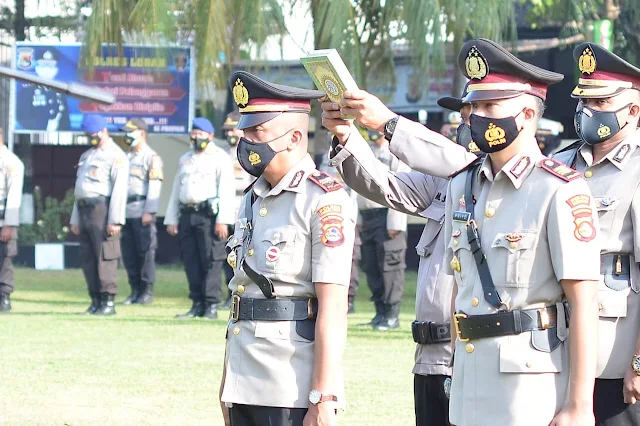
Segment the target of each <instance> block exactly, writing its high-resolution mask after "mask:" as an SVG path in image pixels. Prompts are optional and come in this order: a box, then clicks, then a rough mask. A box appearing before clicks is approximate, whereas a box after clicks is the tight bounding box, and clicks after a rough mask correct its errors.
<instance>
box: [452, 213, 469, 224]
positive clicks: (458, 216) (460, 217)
mask: <svg viewBox="0 0 640 426" xmlns="http://www.w3.org/2000/svg"><path fill="white" fill-rule="evenodd" d="M470 220H471V213H469V212H453V221H454V222H463V223H469V221H470Z"/></svg>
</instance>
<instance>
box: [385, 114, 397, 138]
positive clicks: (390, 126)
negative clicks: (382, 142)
mask: <svg viewBox="0 0 640 426" xmlns="http://www.w3.org/2000/svg"><path fill="white" fill-rule="evenodd" d="M398 119H399V116H397V115H396V116H395V117H393V118H392V119H391V120H389V121H387V122H386V123H385V125H384V138H385V139H386V140H387V141H388V142H391V138H393V132H395V131H396V125H397V124H398Z"/></svg>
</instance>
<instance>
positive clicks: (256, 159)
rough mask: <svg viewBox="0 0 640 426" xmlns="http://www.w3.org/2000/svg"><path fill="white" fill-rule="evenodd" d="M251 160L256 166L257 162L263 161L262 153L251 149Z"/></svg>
mask: <svg viewBox="0 0 640 426" xmlns="http://www.w3.org/2000/svg"><path fill="white" fill-rule="evenodd" d="M249 162H250V163H251V165H252V166H255V165H256V164H260V162H262V159H261V158H260V154H258V153H257V152H253V151H251V152H250V153H249Z"/></svg>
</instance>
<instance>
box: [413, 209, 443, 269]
mask: <svg viewBox="0 0 640 426" xmlns="http://www.w3.org/2000/svg"><path fill="white" fill-rule="evenodd" d="M420 216H422V217H425V218H427V219H428V220H429V221H428V222H427V224H426V225H425V227H424V230H423V231H422V235H421V236H420V241H418V245H417V246H416V253H417V254H418V256H420V257H429V256H431V254H432V253H433V248H434V246H435V244H436V241H437V237H438V234H440V231H441V230H442V224H443V222H442V221H443V219H444V206H440V205H435V204H432V205H430V206H429V208H428V209H426V210H425V211H423V212H422V213H420Z"/></svg>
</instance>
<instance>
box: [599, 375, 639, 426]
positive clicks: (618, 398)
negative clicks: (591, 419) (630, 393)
mask: <svg viewBox="0 0 640 426" xmlns="http://www.w3.org/2000/svg"><path fill="white" fill-rule="evenodd" d="M622 382H623V380H622V379H596V387H595V390H594V392H593V400H594V403H593V411H594V413H595V416H596V426H640V403H638V402H637V403H636V404H635V405H630V404H625V403H624V397H623V395H622Z"/></svg>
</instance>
